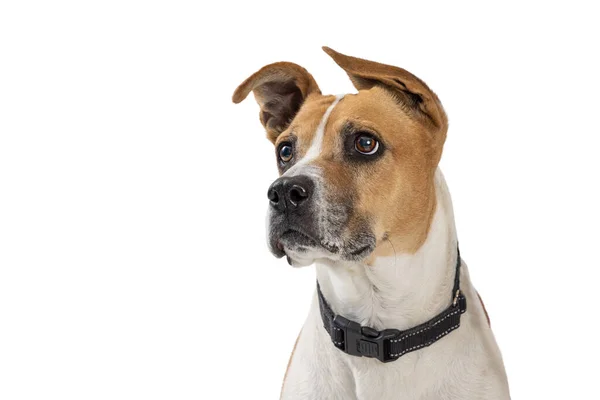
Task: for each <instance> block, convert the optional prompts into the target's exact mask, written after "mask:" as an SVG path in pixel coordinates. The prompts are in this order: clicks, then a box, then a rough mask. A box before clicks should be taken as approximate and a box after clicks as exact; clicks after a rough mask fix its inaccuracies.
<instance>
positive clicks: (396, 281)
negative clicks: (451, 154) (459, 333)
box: [316, 169, 466, 330]
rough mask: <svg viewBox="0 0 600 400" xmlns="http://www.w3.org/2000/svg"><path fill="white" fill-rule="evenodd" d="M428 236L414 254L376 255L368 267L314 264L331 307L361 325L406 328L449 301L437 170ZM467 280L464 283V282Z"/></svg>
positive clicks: (450, 223)
mask: <svg viewBox="0 0 600 400" xmlns="http://www.w3.org/2000/svg"><path fill="white" fill-rule="evenodd" d="M435 185H436V200H437V201H436V210H435V213H434V216H433V219H432V221H431V226H430V228H429V232H428V235H427V238H426V240H425V242H424V243H423V245H422V246H421V247H420V248H419V249H418V250H417V251H416V252H415V253H413V254H396V255H395V256H394V255H392V256H389V257H379V258H377V259H375V261H374V262H373V263H372V265H366V264H363V263H348V262H319V261H318V262H317V263H316V265H317V279H318V281H319V284H320V285H321V289H322V291H323V294H324V295H325V298H326V299H327V301H328V302H329V304H330V305H331V307H332V308H333V310H334V311H335V312H336V313H337V314H340V315H343V316H344V317H346V318H349V319H352V320H354V321H356V322H358V323H360V324H361V325H363V326H371V327H373V328H375V329H384V328H395V329H401V330H402V329H408V328H411V327H413V326H415V325H418V324H420V323H423V322H425V321H427V320H428V319H430V318H432V317H433V316H434V315H436V314H438V313H439V312H441V311H442V310H443V309H445V308H446V307H448V305H449V304H450V298H451V291H452V286H453V283H454V273H455V266H456V257H457V251H456V246H457V238H456V229H455V226H454V213H453V210H452V201H451V199H450V195H449V193H448V189H447V187H446V183H445V181H444V177H443V175H442V173H441V171H440V170H439V169H438V171H437V172H436V178H435ZM465 283H466V282H465Z"/></svg>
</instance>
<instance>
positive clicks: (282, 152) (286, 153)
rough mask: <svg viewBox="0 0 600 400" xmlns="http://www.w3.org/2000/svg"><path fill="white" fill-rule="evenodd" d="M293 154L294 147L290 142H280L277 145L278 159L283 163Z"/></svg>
mask: <svg viewBox="0 0 600 400" xmlns="http://www.w3.org/2000/svg"><path fill="white" fill-rule="evenodd" d="M293 156H294V149H293V148H292V145H291V144H290V143H282V144H281V146H279V159H280V160H281V161H283V162H284V163H286V162H288V161H290V160H291V159H292V157H293Z"/></svg>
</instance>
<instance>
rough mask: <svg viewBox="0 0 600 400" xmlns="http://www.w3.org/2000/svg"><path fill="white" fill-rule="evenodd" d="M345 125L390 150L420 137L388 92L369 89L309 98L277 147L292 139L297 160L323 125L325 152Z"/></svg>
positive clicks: (407, 116)
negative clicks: (371, 136) (374, 137)
mask: <svg viewBox="0 0 600 400" xmlns="http://www.w3.org/2000/svg"><path fill="white" fill-rule="evenodd" d="M332 106H333V108H332V109H330V107H332ZM328 111H329V113H328ZM348 123H352V124H354V125H356V126H357V127H358V128H364V129H366V130H368V131H371V132H375V133H377V134H378V135H379V137H380V138H381V139H383V140H385V141H386V143H387V144H389V145H392V146H393V145H394V144H395V143H397V142H402V141H406V140H407V139H410V138H411V137H412V138H414V137H415V136H418V135H420V133H421V129H420V126H419V125H418V124H417V123H416V122H415V121H414V120H413V119H411V118H410V117H409V115H408V114H407V113H405V112H403V110H402V108H401V107H400V106H399V104H398V102H397V101H396V100H395V99H394V98H393V96H392V95H390V94H389V92H388V91H386V90H384V89H380V88H373V89H369V90H361V91H359V92H358V93H352V94H346V95H343V96H337V97H336V96H332V95H328V96H323V95H313V96H310V97H309V98H308V99H307V101H306V102H305V103H304V105H303V106H302V108H301V109H300V111H299V112H298V114H297V115H296V117H295V118H294V120H293V121H292V123H291V124H290V127H289V128H288V129H287V130H286V131H285V132H284V133H283V134H282V135H280V137H279V138H278V139H277V143H280V142H282V141H287V140H289V139H290V137H293V138H294V139H295V140H296V151H297V154H298V156H299V158H301V157H302V156H304V154H305V153H306V151H307V150H308V148H309V147H310V146H311V145H312V144H314V143H313V142H314V139H315V137H316V135H317V131H318V128H319V125H321V124H323V125H324V126H323V128H324V135H323V138H322V141H323V143H322V149H324V150H325V149H332V148H333V147H335V143H336V139H337V137H338V136H339V134H340V132H342V130H343V128H344V126H346V125H347V124H348ZM413 144H414V141H413Z"/></svg>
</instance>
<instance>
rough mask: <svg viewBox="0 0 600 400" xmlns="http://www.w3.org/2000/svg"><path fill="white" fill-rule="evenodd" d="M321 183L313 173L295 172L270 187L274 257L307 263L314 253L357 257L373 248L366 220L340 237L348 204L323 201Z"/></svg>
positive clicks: (372, 238)
mask: <svg viewBox="0 0 600 400" xmlns="http://www.w3.org/2000/svg"><path fill="white" fill-rule="evenodd" d="M322 186H323V185H322V184H321V185H319V184H318V182H316V181H315V178H314V177H311V176H308V175H294V176H282V177H280V178H279V179H277V180H276V181H275V182H273V184H272V185H271V187H270V188H269V190H268V192H267V196H268V198H269V202H270V212H269V245H270V248H271V252H272V253H273V254H274V255H275V256H276V257H282V256H284V255H287V256H288V257H291V258H292V259H295V260H296V262H297V263H298V264H310V263H312V260H313V259H314V258H315V257H330V258H337V259H346V260H357V259H361V258H363V257H365V256H366V255H368V254H369V253H370V252H371V251H372V250H373V249H374V247H375V238H374V237H373V235H372V233H371V232H370V230H369V229H368V227H367V226H366V224H364V225H363V228H362V229H360V230H357V231H356V232H351V233H350V234H346V235H345V236H347V237H345V238H343V237H342V236H343V232H344V230H345V226H346V221H347V219H348V215H349V207H350V206H349V205H345V206H342V205H336V204H335V203H332V202H329V201H326V200H325V196H324V193H323V190H324V188H323V187H322Z"/></svg>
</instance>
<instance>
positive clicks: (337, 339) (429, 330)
mask: <svg viewBox="0 0 600 400" xmlns="http://www.w3.org/2000/svg"><path fill="white" fill-rule="evenodd" d="M456 251H457V259H456V272H455V275H454V287H453V288H452V297H451V300H450V306H448V308H446V309H445V310H444V311H442V312H441V313H439V314H438V315H436V316H435V317H433V318H432V319H430V320H429V321H427V322H425V323H423V324H421V325H417V326H415V327H413V328H410V329H407V330H404V331H400V330H398V329H384V330H382V331H378V330H376V329H373V328H370V327H368V326H361V325H360V324H359V323H357V322H354V321H351V320H349V319H347V318H344V317H342V316H341V315H336V314H335V313H334V312H333V310H332V309H331V307H330V306H329V304H328V303H327V300H326V299H325V297H324V296H323V293H322V292H321V287H320V286H319V282H318V281H317V294H318V296H319V308H320V310H321V319H322V320H323V326H324V327H325V331H327V333H329V336H330V337H331V341H332V342H333V345H334V346H335V347H337V348H338V349H340V350H341V351H343V352H344V353H346V354H350V355H352V356H357V357H370V358H377V359H378V360H379V361H381V362H390V361H395V360H397V359H398V358H400V357H402V356H403V355H404V354H406V353H410V352H412V351H415V350H419V349H422V348H423V347H427V346H429V345H431V344H433V343H435V342H437V341H438V340H440V339H441V338H443V337H444V336H446V335H447V334H449V333H450V332H452V331H453V330H455V329H458V327H459V326H460V316H461V315H462V314H464V312H465V311H467V299H466V298H465V296H464V295H463V293H462V292H461V290H460V265H461V260H460V250H458V247H457V249H456Z"/></svg>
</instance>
